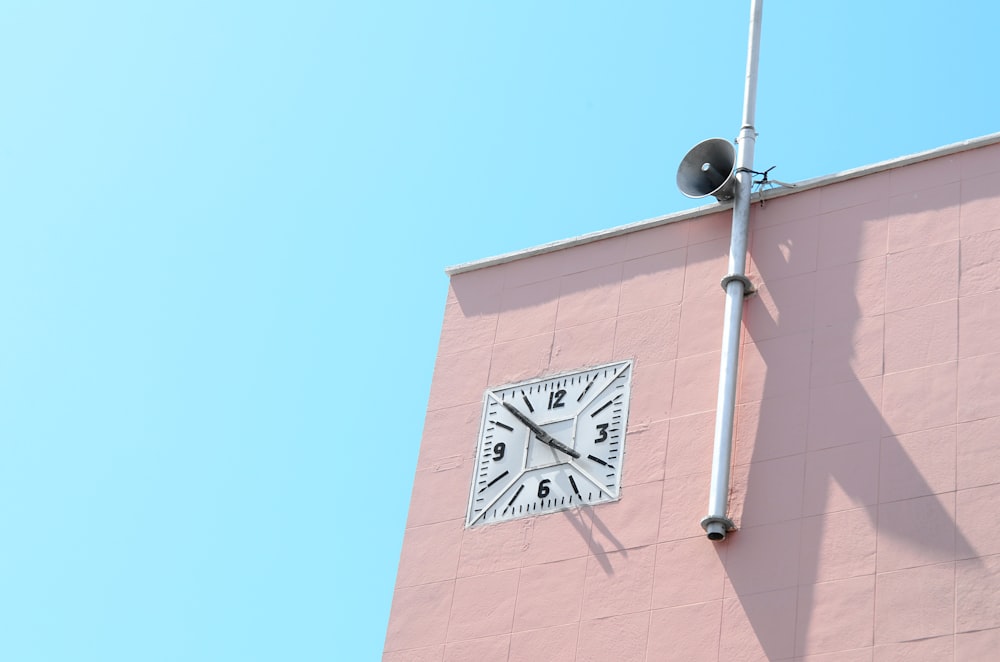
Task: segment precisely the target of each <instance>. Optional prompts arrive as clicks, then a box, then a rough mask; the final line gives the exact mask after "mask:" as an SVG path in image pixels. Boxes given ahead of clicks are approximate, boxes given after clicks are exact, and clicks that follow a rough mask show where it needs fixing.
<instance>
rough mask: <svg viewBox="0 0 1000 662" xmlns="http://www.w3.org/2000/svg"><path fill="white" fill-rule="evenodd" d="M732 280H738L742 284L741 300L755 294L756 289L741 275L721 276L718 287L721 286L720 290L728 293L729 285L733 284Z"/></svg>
mask: <svg viewBox="0 0 1000 662" xmlns="http://www.w3.org/2000/svg"><path fill="white" fill-rule="evenodd" d="M734 280H738V281H740V282H741V283H743V298H746V297H748V296H750V295H752V294H755V293H756V292H757V288H756V287H754V285H753V283H752V282H751V281H750V279H749V278H747V277H746V276H744V275H743V274H726V275H725V276H723V277H722V282H721V283H720V285H722V290H723V291H724V292H726V291H728V290H729V283H731V282H733V281H734Z"/></svg>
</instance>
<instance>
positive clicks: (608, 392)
mask: <svg viewBox="0 0 1000 662" xmlns="http://www.w3.org/2000/svg"><path fill="white" fill-rule="evenodd" d="M631 379H632V362H631V361H621V362H618V363H611V364H608V365H602V366H597V367H594V368H587V369H585V370H579V371H576V372H572V373H567V374H562V375H555V376H552V377H546V378H542V379H535V380H531V381H527V382H522V383H519V384H512V385H509V386H502V387H499V388H494V389H490V390H488V391H486V397H485V402H484V404H483V422H482V426H481V428H480V432H479V447H478V451H477V456H476V469H475V475H474V477H473V481H472V491H471V495H470V497H469V512H468V516H467V518H466V526H479V525H481V524H488V523H491V522H500V521H505V520H509V519H515V518H518V517H526V516H531V515H541V514H545V513H550V512H555V511H558V510H565V509H567V508H576V507H579V506H586V505H593V504H598V503H604V502H607V501H617V500H618V498H619V496H620V488H621V467H622V458H623V457H624V452H625V426H626V424H627V422H628V402H629V387H630V385H631Z"/></svg>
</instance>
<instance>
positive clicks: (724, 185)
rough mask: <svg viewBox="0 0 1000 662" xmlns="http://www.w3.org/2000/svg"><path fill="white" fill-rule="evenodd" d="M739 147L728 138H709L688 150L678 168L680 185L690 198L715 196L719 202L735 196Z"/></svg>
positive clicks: (678, 183) (678, 182)
mask: <svg viewBox="0 0 1000 662" xmlns="http://www.w3.org/2000/svg"><path fill="white" fill-rule="evenodd" d="M734 165H736V148H734V147H733V144H732V143H731V142H729V141H728V140H723V139H722V138H709V139H708V140H703V141H701V142H700V143H698V144H697V145H695V146H694V147H692V148H691V150H690V151H689V152H688V153H687V156H685V157H684V159H683V160H682V161H681V165H680V167H678V168H677V188H679V189H680V190H681V193H683V194H684V195H686V196H687V197H689V198H704V197H705V196H706V195H714V196H715V197H716V199H718V201H719V202H725V201H727V200H732V199H733V197H734V196H735V195H736V174H735V173H734V172H733V166H734Z"/></svg>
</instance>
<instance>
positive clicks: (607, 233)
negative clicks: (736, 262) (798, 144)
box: [444, 132, 1000, 276]
mask: <svg viewBox="0 0 1000 662" xmlns="http://www.w3.org/2000/svg"><path fill="white" fill-rule="evenodd" d="M996 143H1000V132H998V133H991V134H988V135H985V136H981V137H979V138H971V139H969V140H963V141H961V142H957V143H952V144H950V145H944V146H942V147H935V148H934V149H929V150H927V151H924V152H917V153H915V154H909V155H907V156H900V157H897V158H894V159H889V160H888V161H880V162H878V163H873V164H871V165H866V166H861V167H859V168H852V169H851V170H843V171H841V172H837V173H833V174H831V175H822V176H820V177H814V178H813V179H806V180H803V181H801V182H797V183H795V184H792V185H791V186H782V187H780V188H772V189H768V191H767V195H766V199H768V200H770V199H773V198H779V197H784V196H786V195H791V194H793V193H799V192H801V191H808V190H809V189H814V188H819V187H820V186H829V185H830V184H836V183H838V182H843V181H847V180H850V179H856V178H858V177H863V176H865V175H871V174H875V173H877V172H883V171H885V170H892V169H893V168H900V167H902V166H907V165H911V164H914V163H919V162H920V161H928V160H930V159H936V158H940V157H942V156H948V155H950V154H957V153H958V152H964V151H967V150H970V149H977V148H979V147H986V146H988V145H993V144H996ZM753 199H754V200H759V199H760V194H759V193H757V194H755V195H754V196H753ZM732 206H733V203H732V202H726V203H719V202H716V203H712V204H709V205H703V206H701V207H696V208H694V209H688V210H685V211H681V212H674V213H672V214H667V215H665V216H656V217H653V218H648V219H645V220H642V221H636V222H634V223H628V224H626V225H619V226H617V227H614V228H610V229H608V230H598V231H597V232H590V233H588V234H583V235H580V236H577V237H571V238H569V239H559V240H557V241H552V242H549V243H547V244H541V245H540V246H535V247H532V248H526V249H523V250H519V251H514V252H512V253H503V254H501V255H497V256H494V257H488V258H483V259H481V260H474V261H472V262H465V263H463V264H456V265H455V266H451V267H447V268H445V270H444V272H445V273H446V274H447V275H448V276H455V275H457V274H461V273H465V272H466V271H475V270H477V269H485V268H486V267H493V266H496V265H499V264H505V263H507V262H514V261H516V260H521V259H524V258H526V257H532V256H534V255H541V254H543V253H553V252H555V251H559V250H562V249H564V248H571V247H573V246H579V245H581V244H589V243H591V242H595V241H600V240H602V239H610V238H611V237H618V236H620V235H623V234H630V233H632V232H637V231H639V230H646V229H648V228H654V227H656V226H659V225H666V224H668V223H677V222H679V221H686V220H689V219H692V218H697V217H699V216H706V215H708V214H714V213H716V212H719V211H722V210H724V209H729V208H731V207H732Z"/></svg>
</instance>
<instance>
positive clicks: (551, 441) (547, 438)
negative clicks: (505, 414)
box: [503, 402, 580, 459]
mask: <svg viewBox="0 0 1000 662" xmlns="http://www.w3.org/2000/svg"><path fill="white" fill-rule="evenodd" d="M503 406H504V407H506V408H507V411H509V412H510V413H511V414H513V415H514V418H516V419H517V420H519V421H521V422H522V423H524V424H525V425H527V426H528V427H529V428H530V429H531V431H532V432H534V433H535V436H536V437H538V439H539V440H540V441H542V442H544V443H546V444H548V445H549V446H551V447H552V448H554V449H556V450H557V451H562V452H563V453H565V454H566V455H569V456H570V457H572V458H574V459H576V458H579V457H580V454H579V453H577V452H576V451H575V450H573V449H572V448H570V447H569V446H567V445H566V444H564V443H562V442H561V441H559V440H558V439H556V438H555V437H553V436H552V435H551V434H549V433H548V432H546V431H545V430H543V429H542V428H540V427H539V426H538V424H537V423H535V422H534V421H533V420H531V419H530V418H528V417H527V416H525V415H524V414H522V413H521V412H520V411H519V410H518V409H517V407H515V406H514V405H512V404H510V403H509V402H504V403H503Z"/></svg>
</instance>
